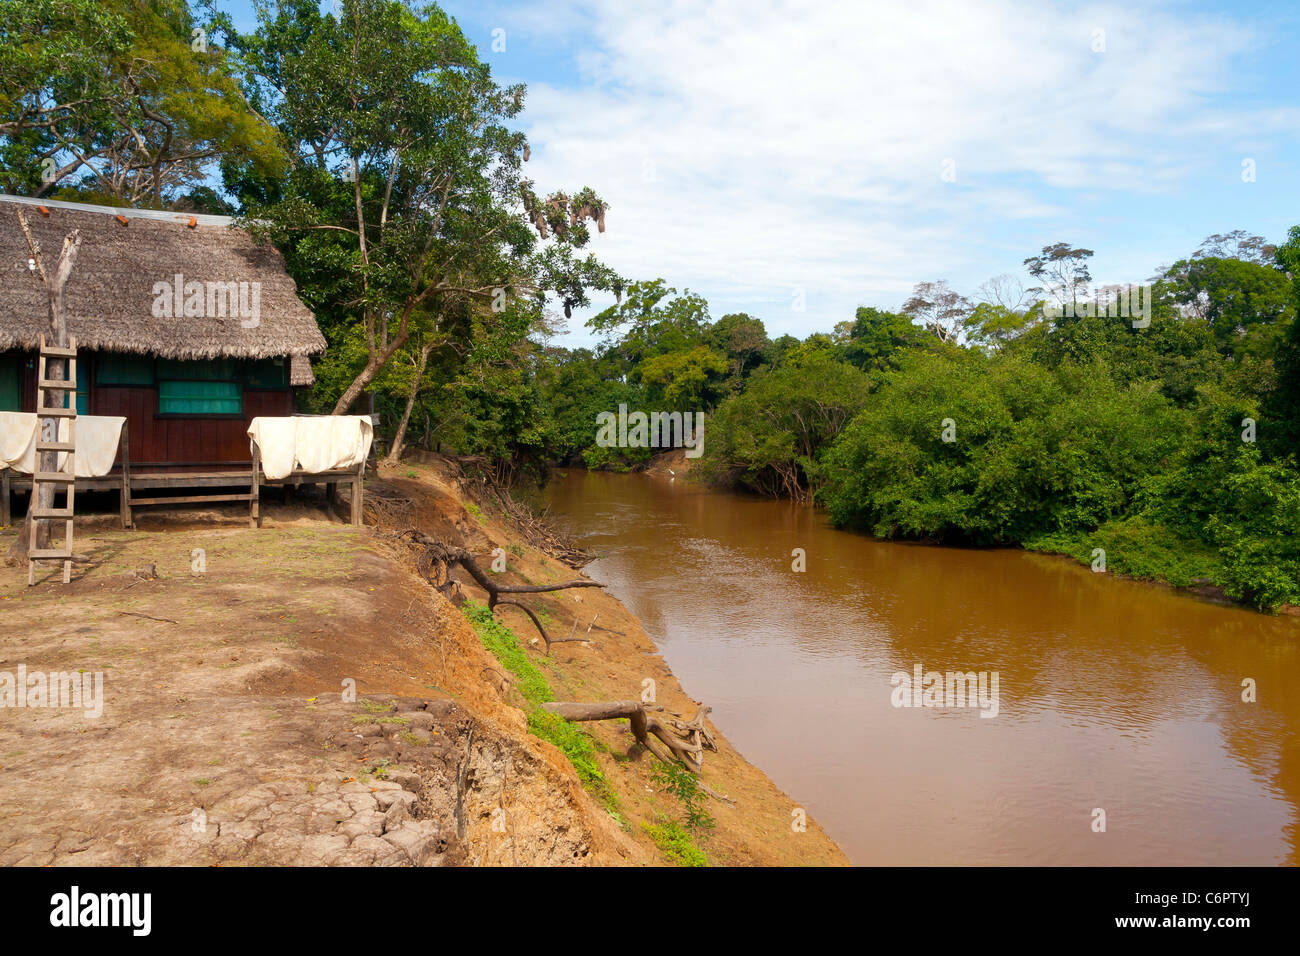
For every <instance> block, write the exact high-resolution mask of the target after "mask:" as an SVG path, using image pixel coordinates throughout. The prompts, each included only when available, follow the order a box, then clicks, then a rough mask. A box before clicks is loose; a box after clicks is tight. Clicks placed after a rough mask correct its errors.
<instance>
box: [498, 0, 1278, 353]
mask: <svg viewBox="0 0 1300 956" xmlns="http://www.w3.org/2000/svg"><path fill="white" fill-rule="evenodd" d="M511 16H512V17H517V18H518V19H517V20H516V21H514V22H516V23H517V24H524V25H526V28H527V29H530V30H546V31H548V32H549V33H550V34H551V35H553V36H564V37H565V38H566V39H565V43H564V46H565V47H567V48H568V49H569V50H571V51H573V55H575V56H576V57H577V63H578V70H579V73H580V78H581V82H580V83H579V84H578V85H575V86H573V87H559V86H555V85H546V84H536V83H534V84H530V89H529V99H528V109H527V111H526V113H525V116H524V120H525V122H526V123H527V125H528V130H529V137H530V140H531V142H532V146H533V158H532V161H531V162H530V170H529V172H530V175H533V176H535V178H536V179H537V181H538V182H539V184H542V185H543V186H548V187H549V186H552V185H560V184H563V185H565V186H575V187H576V186H580V185H585V184H589V185H592V186H594V187H595V188H596V189H597V191H598V192H600V193H601V195H603V196H604V197H605V199H606V200H607V201H609V202H610V204H611V211H610V214H609V231H608V232H607V233H606V234H605V235H603V236H601V237H599V239H598V241H597V242H596V244H595V247H594V248H595V250H596V251H597V252H598V254H599V255H600V256H601V257H602V258H604V259H605V260H606V261H608V262H609V263H610V264H611V265H613V266H615V267H616V268H618V269H619V270H620V271H622V272H623V273H624V274H625V275H628V276H629V277H632V278H652V277H655V276H664V277H665V278H667V279H668V280H669V282H670V284H673V285H676V286H677V287H678V288H682V287H685V286H689V287H691V288H693V289H695V290H696V291H698V292H701V293H703V294H705V295H706V296H708V297H709V299H710V302H711V303H712V305H713V309H714V313H715V315H720V314H722V312H723V311H731V310H735V309H742V308H743V309H747V310H749V311H753V312H755V313H756V314H759V315H761V316H762V317H763V318H764V319H765V320H766V321H767V322H768V325H769V329H770V330H771V331H773V332H782V331H794V332H796V334H807V333H808V332H810V331H813V330H815V329H828V328H830V326H831V325H833V324H834V323H835V322H836V321H839V320H841V319H845V318H849V317H851V315H852V310H853V307H854V306H856V305H858V304H861V303H867V302H872V303H876V304H881V305H897V304H898V303H899V302H901V301H902V299H903V298H905V297H906V292H907V290H908V288H909V287H910V285H911V283H913V282H916V281H920V280H924V279H937V278H955V277H957V276H961V275H965V274H967V273H971V274H972V275H973V274H974V272H975V271H978V270H980V269H984V273H983V274H980V275H978V276H977V277H975V278H974V279H973V280H972V281H970V282H967V283H960V282H959V283H958V284H959V285H962V284H964V285H973V282H977V281H979V279H980V278H984V277H985V274H986V275H993V274H996V273H999V272H1005V271H1008V270H1010V269H1014V268H1017V267H1018V265H1019V261H1020V259H1021V258H1023V257H1024V255H1028V254H1030V253H1032V252H1033V251H1035V247H1034V244H1033V243H1032V242H1025V243H1023V244H1022V245H1021V246H1019V247H1017V249H1016V250H1015V251H1014V252H1010V251H1009V250H1008V249H1007V248H1006V247H1007V246H1008V243H1007V241H1006V240H1007V238H1008V237H1009V236H1010V234H1011V233H1012V232H1014V231H1015V230H1019V229H1023V228H1024V224H1025V223H1026V222H1030V221H1034V220H1044V221H1052V220H1061V219H1065V218H1067V217H1070V216H1075V215H1079V214H1081V212H1080V210H1081V207H1082V206H1084V205H1086V204H1087V202H1088V201H1089V197H1096V196H1098V195H1103V196H1104V195H1114V194H1116V193H1117V192H1118V193H1125V194H1133V195H1157V196H1158V195H1160V194H1161V193H1165V194H1171V195H1176V194H1177V192H1178V191H1179V190H1181V189H1185V188H1186V185H1187V182H1188V181H1189V179H1190V178H1191V177H1193V176H1194V175H1195V173H1196V168H1197V166H1196V164H1197V157H1196V156H1195V154H1194V153H1193V152H1191V151H1190V150H1189V147H1190V146H1194V145H1195V144H1196V143H1197V141H1198V137H1204V136H1206V135H1209V134H1210V131H1213V132H1212V135H1214V136H1216V137H1220V138H1223V137H1228V138H1231V137H1239V138H1241V139H1242V141H1243V142H1244V141H1249V140H1250V138H1251V137H1252V136H1257V135H1259V134H1261V133H1262V132H1266V131H1270V130H1275V129H1277V128H1279V127H1280V126H1281V125H1282V124H1284V123H1286V122H1294V120H1295V119H1296V116H1295V113H1294V112H1293V111H1289V110H1283V111H1273V112H1271V113H1266V112H1263V111H1261V112H1259V113H1258V114H1253V113H1252V114H1243V113H1240V112H1232V111H1229V110H1227V109H1225V108H1223V105H1222V104H1221V103H1217V104H1216V97H1218V96H1219V95H1220V94H1221V93H1222V92H1223V91H1224V90H1226V89H1228V88H1229V87H1230V86H1231V84H1232V83H1233V82H1234V76H1233V74H1232V72H1231V66H1232V63H1233V61H1234V59H1235V58H1236V57H1237V56H1239V55H1240V54H1241V53H1242V51H1244V50H1246V49H1247V48H1249V46H1250V45H1251V43H1252V42H1253V38H1252V37H1251V35H1250V34H1249V33H1248V31H1247V30H1246V29H1244V28H1243V27H1241V26H1239V25H1236V24H1234V23H1232V22H1230V21H1228V20H1226V19H1223V18H1208V17H1201V16H1196V15H1192V14H1189V13H1188V12H1187V11H1186V10H1168V9H1166V8H1165V7H1163V6H1161V5H1155V6H1150V7H1147V8H1143V9H1141V10H1138V9H1135V8H1134V7H1132V5H1130V4H1124V5H1120V4H1114V5H1110V4H1101V5H1092V6H1083V7H1071V8H1068V9H1066V8H1055V9H1053V8H1051V7H1049V6H1048V5H1046V4H1044V3H1042V2H1041V0H1029V2H1020V0H991V2H984V3H979V4H976V3H971V2H968V0H912V2H907V3H895V2H890V3H880V4H863V3H855V2H846V3H831V4H828V3H816V4H796V3H789V2H780V0H747V2H724V0H720V2H713V3H704V2H692V3H667V4H662V3H655V4H644V5H642V4H630V3H627V2H626V0H623V2H618V0H591V2H587V3H568V4H565V5H563V6H558V7H557V6H555V5H553V4H552V3H550V2H545V3H544V4H540V5H537V6H535V7H531V8H527V9H525V10H523V11H522V12H516V13H513V14H511ZM1095 29H1103V30H1105V52H1104V53H1096V52H1094V51H1093V49H1092V46H1093V42H1094V33H1093V31H1094V30H1095ZM949 159H951V160H952V161H953V162H954V163H955V169H956V181H955V182H944V181H942V179H941V175H940V174H941V169H942V164H943V163H944V161H945V160H949ZM1016 223H1019V225H1016ZM1053 238H1061V239H1067V240H1068V239H1070V238H1071V237H1070V236H1065V235H1062V236H1053ZM995 260H996V261H995ZM1149 267H1150V263H1147V264H1144V265H1143V266H1142V269H1144V270H1146V269H1149ZM1143 274H1144V275H1145V274H1146V273H1145V271H1144V272H1143ZM796 288H802V289H804V290H805V292H806V295H807V301H808V308H807V312H805V313H803V314H798V313H793V312H791V310H790V303H791V300H792V295H793V290H795V289H796ZM575 324H576V323H575Z"/></svg>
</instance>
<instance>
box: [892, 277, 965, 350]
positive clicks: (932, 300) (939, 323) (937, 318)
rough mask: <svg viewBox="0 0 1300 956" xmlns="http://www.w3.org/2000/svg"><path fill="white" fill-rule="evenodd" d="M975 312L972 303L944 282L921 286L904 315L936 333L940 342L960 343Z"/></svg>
mask: <svg viewBox="0 0 1300 956" xmlns="http://www.w3.org/2000/svg"><path fill="white" fill-rule="evenodd" d="M972 308H973V306H972V305H971V302H970V300H969V299H967V298H966V297H965V296H964V295H961V294H960V293H958V292H955V291H953V290H952V289H951V288H949V286H948V283H947V282H946V281H944V280H940V281H938V282H918V283H917V284H916V285H915V286H914V287H913V288H912V297H911V298H910V299H908V300H907V301H906V302H904V303H903V309H902V311H903V313H904V314H905V315H909V316H911V317H912V318H913V319H915V320H916V321H918V322H920V323H921V324H922V325H923V326H925V327H926V328H927V329H929V330H930V331H931V332H933V333H934V334H935V336H936V337H937V338H938V339H939V341H940V342H956V341H957V339H958V337H959V336H960V334H961V331H962V326H963V325H964V323H965V320H966V317H967V316H968V315H970V311H971V309H972Z"/></svg>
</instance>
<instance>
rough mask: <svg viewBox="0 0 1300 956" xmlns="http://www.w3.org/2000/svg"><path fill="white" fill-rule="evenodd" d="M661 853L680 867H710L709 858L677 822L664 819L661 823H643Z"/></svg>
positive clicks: (644, 828)
mask: <svg viewBox="0 0 1300 956" xmlns="http://www.w3.org/2000/svg"><path fill="white" fill-rule="evenodd" d="M641 828H642V829H643V830H645V832H646V833H648V834H649V835H650V839H651V840H653V841H654V845H655V846H657V847H658V848H659V850H660V852H661V853H663V855H664V856H666V857H667V858H668V859H669V860H670V861H671V862H673V863H676V864H677V865H678V866H708V865H709V858H708V857H707V856H705V855H704V851H703V850H701V849H700V848H699V847H697V846H696V845H695V841H694V840H693V839H691V835H690V834H689V833H687V832H686V830H685V829H683V828H682V825H681V824H680V823H678V822H677V821H676V820H670V819H668V818H667V817H664V818H662V819H661V820H660V822H659V823H643V824H641Z"/></svg>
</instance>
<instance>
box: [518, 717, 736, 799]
mask: <svg viewBox="0 0 1300 956" xmlns="http://www.w3.org/2000/svg"><path fill="white" fill-rule="evenodd" d="M542 709H543V710H545V711H548V712H549V713H552V714H556V715H558V716H560V717H563V718H564V719H565V720H573V721H587V720H615V719H617V718H619V717H626V718H627V719H628V723H629V724H631V726H632V736H633V737H635V738H636V742H637V743H639V744H640V745H641V746H643V747H645V749H646V750H648V751H650V752H651V753H652V754H654V755H655V756H656V757H658V758H659V759H660V760H662V761H663V762H664V763H672V762H673V761H674V760H678V761H680V762H681V763H683V764H685V765H686V768H687V769H688V770H690V771H692V772H694V773H697V774H698V773H699V772H700V771H701V770H702V769H703V767H704V751H706V750H712V751H713V752H714V753H717V750H718V742H717V739H716V738H715V737H714V734H713V731H712V730H711V729H710V728H709V727H708V725H707V724H705V722H704V717H705V715H706V714H708V713H709V711H711V710H712V709H713V708H711V707H704V706H701V707H700V708H699V710H697V711H696V712H695V716H694V717H692V718H691V719H690V720H678V719H675V718H672V717H664V718H662V719H661V718H659V717H656V716H655V713H656V712H660V711H662V710H663V708H662V707H658V706H653V705H650V706H647V705H646V704H643V703H641V702H640V701H636V700H611V701H604V702H601V703H592V704H583V703H576V702H572V701H556V702H552V703H548V704H543V705H542ZM711 795H712V796H718V794H712V793H711Z"/></svg>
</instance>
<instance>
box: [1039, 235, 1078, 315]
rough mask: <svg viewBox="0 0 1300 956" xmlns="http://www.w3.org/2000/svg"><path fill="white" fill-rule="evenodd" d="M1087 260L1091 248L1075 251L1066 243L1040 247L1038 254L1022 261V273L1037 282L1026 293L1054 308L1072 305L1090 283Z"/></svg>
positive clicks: (1075, 249)
mask: <svg viewBox="0 0 1300 956" xmlns="http://www.w3.org/2000/svg"><path fill="white" fill-rule="evenodd" d="M1091 258H1092V250H1091V249H1082V248H1077V247H1075V246H1072V245H1070V244H1069V243H1068V242H1054V243H1052V244H1051V245H1050V246H1043V250H1042V252H1040V253H1039V254H1038V255H1036V256H1030V257H1029V258H1028V259H1026V260H1025V262H1024V265H1025V269H1026V271H1028V273H1029V274H1030V275H1031V276H1033V277H1034V278H1035V279H1037V280H1038V282H1039V283H1040V284H1039V285H1038V286H1035V287H1033V288H1030V289H1028V290H1027V291H1029V292H1033V293H1037V294H1040V295H1041V296H1042V297H1043V298H1044V299H1051V300H1052V301H1053V302H1055V303H1056V304H1057V305H1058V306H1064V305H1068V304H1072V303H1073V302H1075V301H1076V300H1077V299H1078V298H1079V296H1080V295H1083V294H1085V293H1086V292H1087V290H1088V285H1089V283H1091V282H1092V273H1091V272H1090V271H1089V270H1088V260H1089V259H1091Z"/></svg>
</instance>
